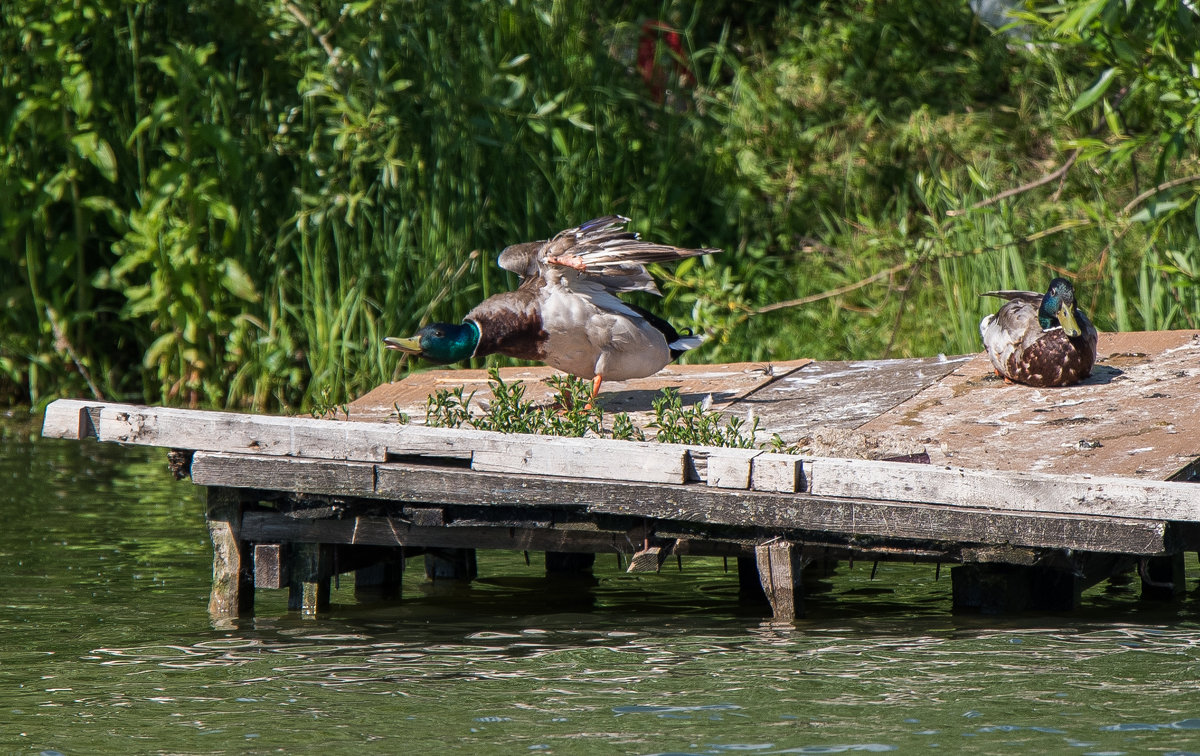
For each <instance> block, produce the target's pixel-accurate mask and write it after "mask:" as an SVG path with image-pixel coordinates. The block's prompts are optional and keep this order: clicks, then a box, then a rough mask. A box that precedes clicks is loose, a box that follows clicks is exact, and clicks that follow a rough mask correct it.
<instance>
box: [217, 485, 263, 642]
mask: <svg viewBox="0 0 1200 756" xmlns="http://www.w3.org/2000/svg"><path fill="white" fill-rule="evenodd" d="M205 495H206V510H205V519H207V520H208V533H209V535H210V536H211V537H212V544H213V581H212V593H211V594H210V596H209V600H208V614H209V616H210V617H211V618H212V619H213V620H214V621H222V620H230V619H234V618H236V617H240V616H243V615H248V614H252V613H253V612H254V571H253V570H254V567H253V559H252V557H251V554H250V549H249V546H248V544H247V543H245V542H244V541H242V540H241V530H242V514H243V513H244V512H245V507H246V505H245V504H244V503H243V502H242V498H241V493H240V492H239V491H238V489H236V488H224V487H220V486H210V487H208V488H207V489H206V491H205Z"/></svg>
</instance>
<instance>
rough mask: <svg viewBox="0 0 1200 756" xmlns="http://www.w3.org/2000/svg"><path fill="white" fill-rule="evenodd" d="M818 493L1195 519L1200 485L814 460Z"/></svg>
mask: <svg viewBox="0 0 1200 756" xmlns="http://www.w3.org/2000/svg"><path fill="white" fill-rule="evenodd" d="M806 474H807V477H808V483H809V490H810V491H811V492H812V493H813V495H816V496H837V497H847V498H858V499H861V498H869V499H886V500H890V501H907V502H921V503H928V504H955V505H967V506H974V507H980V508H985V509H1004V510H1015V511H1038V512H1060V513H1063V514H1088V515H1110V516H1114V517H1128V518H1135V519H1136V518H1145V519H1151V520H1187V521H1196V520H1200V486H1197V485H1195V484H1191V483H1170V482H1165V481H1163V482H1160V481H1141V480H1131V479H1128V478H1106V477H1104V478H1102V477H1092V476H1085V477H1082V478H1069V477H1066V476H1062V475H1049V474H1039V473H1020V472H994V471H991V470H965V469H962V468H957V467H941V466H934V465H914V464H906V463H902V462H878V461H871V460H857V459H855V460H850V459H825V458H818V459H813V460H809V461H808V462H807V463H806Z"/></svg>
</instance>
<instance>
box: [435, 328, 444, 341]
mask: <svg viewBox="0 0 1200 756" xmlns="http://www.w3.org/2000/svg"><path fill="white" fill-rule="evenodd" d="M433 335H434V336H436V337H437V338H439V339H440V338H442V337H444V336H445V335H446V332H445V331H443V330H442V329H440V328H439V329H437V330H436V331H434V332H433Z"/></svg>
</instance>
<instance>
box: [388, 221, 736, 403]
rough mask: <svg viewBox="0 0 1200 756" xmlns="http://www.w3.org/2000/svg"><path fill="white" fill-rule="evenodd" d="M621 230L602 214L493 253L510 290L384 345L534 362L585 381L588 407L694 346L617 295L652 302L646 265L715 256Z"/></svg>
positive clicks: (431, 354) (430, 354) (435, 355)
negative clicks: (513, 279)
mask: <svg viewBox="0 0 1200 756" xmlns="http://www.w3.org/2000/svg"><path fill="white" fill-rule="evenodd" d="M628 222H629V219H628V218H623V217H621V216H619V215H609V216H605V217H603V218H597V219H595V220H591V221H588V222H587V223H584V224H583V225H581V226H578V227H576V228H569V229H567V230H565V231H561V232H559V233H558V234H557V235H556V236H555V237H554V238H553V239H551V240H550V241H542V242H529V243H525V244H514V245H513V246H511V247H508V248H506V249H505V250H504V251H503V252H502V253H500V259H499V263H500V267H502V268H504V269H505V270H508V271H512V272H513V273H516V274H517V275H518V276H520V277H521V279H522V281H521V285H520V286H519V287H517V289H516V290H514V291H506V292H503V293H501V294H495V295H493V296H491V297H488V298H487V299H485V300H484V301H483V302H481V303H480V304H479V305H478V306H476V307H475V309H473V310H471V311H470V312H468V313H467V315H466V317H464V318H463V322H462V323H461V324H459V325H452V324H449V323H432V324H430V325H427V326H425V327H424V328H422V329H420V330H419V331H417V333H416V334H415V335H413V336H412V337H410V338H407V339H398V338H386V339H384V340H383V343H384V344H386V345H387V347H388V348H389V349H397V350H399V351H402V352H407V353H409V354H414V355H420V356H422V357H425V358H426V359H428V360H431V361H433V362H439V363H443V364H446V363H451V362H458V361H459V360H465V359H467V358H469V357H483V356H485V355H489V354H497V353H499V354H504V355H507V356H509V357H516V358H518V359H523V360H537V361H539V362H544V363H546V364H548V365H550V366H551V367H555V368H558V369H559V370H562V371H564V372H567V373H571V374H573V375H577V376H579V377H581V378H591V379H592V398H593V399H594V398H595V396H596V394H597V393H598V392H599V391H600V383H601V382H602V381H603V380H604V379H606V378H607V379H609V380H614V381H622V380H626V379H628V378H643V377H645V376H647V375H652V374H654V373H657V372H658V371H659V370H661V369H662V368H663V367H664V366H666V365H667V363H669V362H671V361H672V360H674V359H675V358H676V357H678V356H679V355H680V354H682V353H683V352H684V351H686V350H688V349H691V348H693V347H695V346H699V344H700V342H701V339H700V338H698V337H695V336H689V335H682V336H681V335H680V333H679V332H678V331H676V330H675V329H674V328H672V327H671V325H670V324H669V323H667V321H665V320H663V319H662V318H660V317H658V316H656V315H653V314H651V313H649V312H647V311H645V310H643V309H642V308H640V307H637V306H636V305H632V304H629V303H627V302H623V301H622V300H620V299H619V298H618V297H617V296H616V293H617V292H622V291H647V292H650V293H652V294H656V295H657V294H659V291H658V287H656V286H655V285H654V281H653V279H651V278H650V274H649V273H647V272H646V268H645V267H644V264H645V263H651V262H672V261H676V260H681V259H683V258H685V257H693V256H696V255H707V254H711V253H713V252H719V251H720V250H717V249H681V248H679V247H672V246H668V245H665V244H652V243H650V242H644V241H641V240H640V239H639V238H638V235H637V234H635V233H633V232H630V231H625V230H624V229H625V224H626V223H628Z"/></svg>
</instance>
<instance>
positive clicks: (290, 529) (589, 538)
mask: <svg viewBox="0 0 1200 756" xmlns="http://www.w3.org/2000/svg"><path fill="white" fill-rule="evenodd" d="M244 527H245V531H244V537H245V538H249V539H253V540H263V541H310V542H320V543H335V544H366V545H372V546H407V547H428V548H479V549H511V550H516V551H572V552H590V553H614V552H621V553H625V554H629V553H632V552H633V547H632V546H631V545H630V543H629V541H628V539H626V537H625V534H624V533H604V532H599V531H585V530H566V529H563V530H559V529H550V528H547V529H536V530H530V529H522V528H497V527H461V528H450V527H431V528H425V527H418V526H413V525H408V524H406V523H404V522H402V521H400V520H395V519H391V518H388V517H355V518H353V519H344V520H337V519H329V520H296V519H292V518H290V517H286V516H284V515H281V514H278V513H275V512H247V513H246V518H245V523H244Z"/></svg>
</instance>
